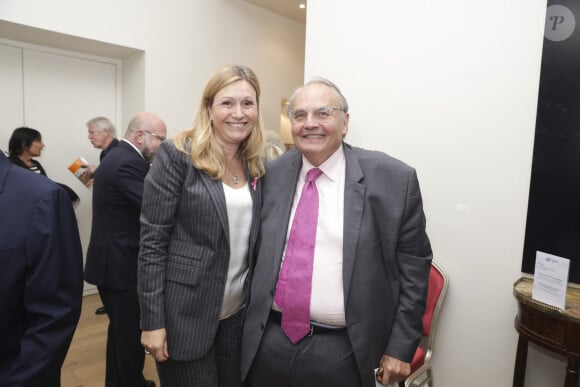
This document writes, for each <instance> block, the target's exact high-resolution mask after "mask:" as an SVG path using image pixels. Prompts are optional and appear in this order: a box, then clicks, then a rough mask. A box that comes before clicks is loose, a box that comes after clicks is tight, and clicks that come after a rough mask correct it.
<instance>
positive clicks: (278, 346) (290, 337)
mask: <svg viewBox="0 0 580 387" xmlns="http://www.w3.org/2000/svg"><path fill="white" fill-rule="evenodd" d="M288 110H289V117H290V119H291V121H292V136H293V138H294V143H295V144H296V148H295V149H293V150H291V151H288V152H286V153H285V154H284V155H282V156H281V157H280V158H278V159H277V160H275V161H273V162H271V163H270V164H269V165H268V166H267V170H266V175H265V177H264V178H263V182H262V184H263V185H262V189H263V191H262V197H263V205H262V217H261V227H260V230H261V231H260V232H261V235H260V238H259V240H260V244H259V246H258V248H257V261H256V266H255V269H254V274H253V280H252V287H251V300H250V304H249V307H248V310H247V313H246V321H245V324H244V332H243V341H242V376H243V377H246V376H248V379H249V383H250V386H252V387H267V386H268V387H269V386H300V387H318V386H326V387H357V386H360V387H374V386H375V377H376V379H377V380H378V381H379V382H381V383H383V384H388V383H397V382H400V381H401V380H403V379H404V378H405V377H407V376H408V375H409V374H410V362H411V360H412V358H413V354H414V352H415V350H416V348H417V344H418V342H419V339H420V337H421V322H422V316H423V312H424V308H425V301H426V295H427V281H428V275H429V269H430V264H431V259H432V253H431V247H430V243H429V240H428V238H427V235H426V232H425V223H426V222H425V217H424V214H423V208H422V200H421V193H420V191H419V185H418V181H417V176H416V173H415V170H414V169H413V168H411V167H409V166H408V165H406V164H404V163H402V162H401V161H398V160H396V159H394V158H392V157H390V156H388V155H386V154H384V153H381V152H375V151H368V150H364V149H360V148H355V147H352V146H350V145H348V144H346V143H344V142H343V138H344V136H345V135H346V133H347V131H348V123H349V113H348V105H347V102H346V99H345V98H344V96H343V95H342V93H341V92H340V90H339V89H338V87H337V86H336V85H335V84H334V83H332V82H330V81H328V80H326V79H322V78H319V79H315V80H313V81H310V82H309V83H307V84H306V85H304V86H303V87H300V88H298V89H297V90H296V91H295V92H294V94H293V95H292V97H291V99H290V103H289V108H288ZM288 188H290V189H288ZM375 368H379V372H378V373H377V375H376V376H375V373H374V369H375Z"/></svg>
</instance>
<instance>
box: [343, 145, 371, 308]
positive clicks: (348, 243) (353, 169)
mask: <svg viewBox="0 0 580 387" xmlns="http://www.w3.org/2000/svg"><path fill="white" fill-rule="evenodd" d="M343 149H344V157H345V162H346V171H345V182H344V231H343V241H342V257H343V260H342V273H343V286H344V301H345V307H346V301H347V300H348V293H349V291H350V280H351V278H352V271H353V267H354V261H355V259H356V246H357V241H358V236H359V232H360V226H361V221H362V214H363V209H364V204H365V193H366V185H365V184H364V183H361V182H360V181H361V180H362V179H363V178H364V174H363V172H362V170H361V168H360V165H359V163H358V159H357V158H356V155H355V154H354V151H353V150H352V148H351V147H350V145H348V144H344V145H343Z"/></svg>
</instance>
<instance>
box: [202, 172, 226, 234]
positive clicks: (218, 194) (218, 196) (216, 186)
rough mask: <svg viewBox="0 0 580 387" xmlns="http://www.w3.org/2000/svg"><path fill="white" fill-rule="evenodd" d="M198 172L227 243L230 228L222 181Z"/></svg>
mask: <svg viewBox="0 0 580 387" xmlns="http://www.w3.org/2000/svg"><path fill="white" fill-rule="evenodd" d="M199 174H200V176H201V181H202V182H203V184H204V185H205V187H206V189H207V191H208V193H209V196H210V198H211V200H212V202H213V204H214V206H215V209H216V211H217V213H218V218H219V221H220V224H221V226H222V228H223V230H224V234H225V235H226V239H227V241H228V243H229V241H230V229H229V227H228V210H227V208H226V195H225V194H224V189H223V187H222V181H221V180H214V179H212V178H211V177H210V176H209V175H208V174H207V173H205V172H204V171H199Z"/></svg>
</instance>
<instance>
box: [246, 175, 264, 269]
mask: <svg viewBox="0 0 580 387" xmlns="http://www.w3.org/2000/svg"><path fill="white" fill-rule="evenodd" d="M246 179H247V181H248V188H249V189H250V196H251V197H252V226H251V228H250V245H249V256H248V262H249V265H250V267H253V266H254V260H255V257H254V256H255V254H254V253H253V251H254V248H255V244H256V240H257V238H258V232H259V230H260V212H261V209H262V189H261V182H260V179H259V178H258V179H253V178H252V177H251V176H250V173H249V171H248V169H247V168H246Z"/></svg>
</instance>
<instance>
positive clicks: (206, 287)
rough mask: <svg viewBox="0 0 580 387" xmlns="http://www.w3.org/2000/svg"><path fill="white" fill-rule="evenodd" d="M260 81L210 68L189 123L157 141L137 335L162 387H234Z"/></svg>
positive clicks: (258, 142) (253, 202)
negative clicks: (170, 137)
mask: <svg viewBox="0 0 580 387" xmlns="http://www.w3.org/2000/svg"><path fill="white" fill-rule="evenodd" d="M259 98H260V85H259V83H258V79H257V78H256V75H255V74H254V72H253V71H252V70H250V69H249V68H247V67H245V66H241V65H229V66H225V67H223V68H221V69H219V70H218V71H217V72H216V73H215V74H214V75H213V76H212V77H211V78H210V80H209V81H208V83H207V85H206V87H205V90H204V92H203V95H202V98H201V103H200V107H199V110H198V112H197V116H196V119H195V122H194V125H193V129H191V130H187V131H184V132H181V133H179V134H178V135H177V137H176V138H175V140H174V141H173V142H171V141H167V142H165V143H163V144H162V145H161V146H160V148H159V150H158V152H157V156H156V158H155V162H154V163H153V165H152V167H151V169H150V171H149V174H148V175H147V178H146V180H145V189H144V194H143V206H142V212H141V247H140V253H139V272H138V282H139V283H138V291H139V299H140V307H141V325H142V326H141V328H142V329H143V334H142V338H141V342H142V344H143V346H144V347H145V350H146V351H147V352H149V353H151V355H152V356H153V357H154V358H155V360H156V361H157V370H158V373H159V379H160V381H161V384H162V386H164V387H167V386H207V387H211V386H219V387H225V386H241V385H242V381H241V376H240V341H241V324H242V312H243V308H244V307H245V305H246V302H247V296H248V294H247V293H248V290H249V289H248V286H247V278H249V276H250V268H251V267H252V262H250V260H251V258H252V254H251V252H252V249H253V247H254V244H255V241H256V237H257V232H258V224H259V209H260V189H259V178H260V176H262V175H263V174H264V166H263V164H262V161H261V158H260V152H261V151H262V144H263V137H264V135H263V129H262V122H261V118H260V111H259Z"/></svg>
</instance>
